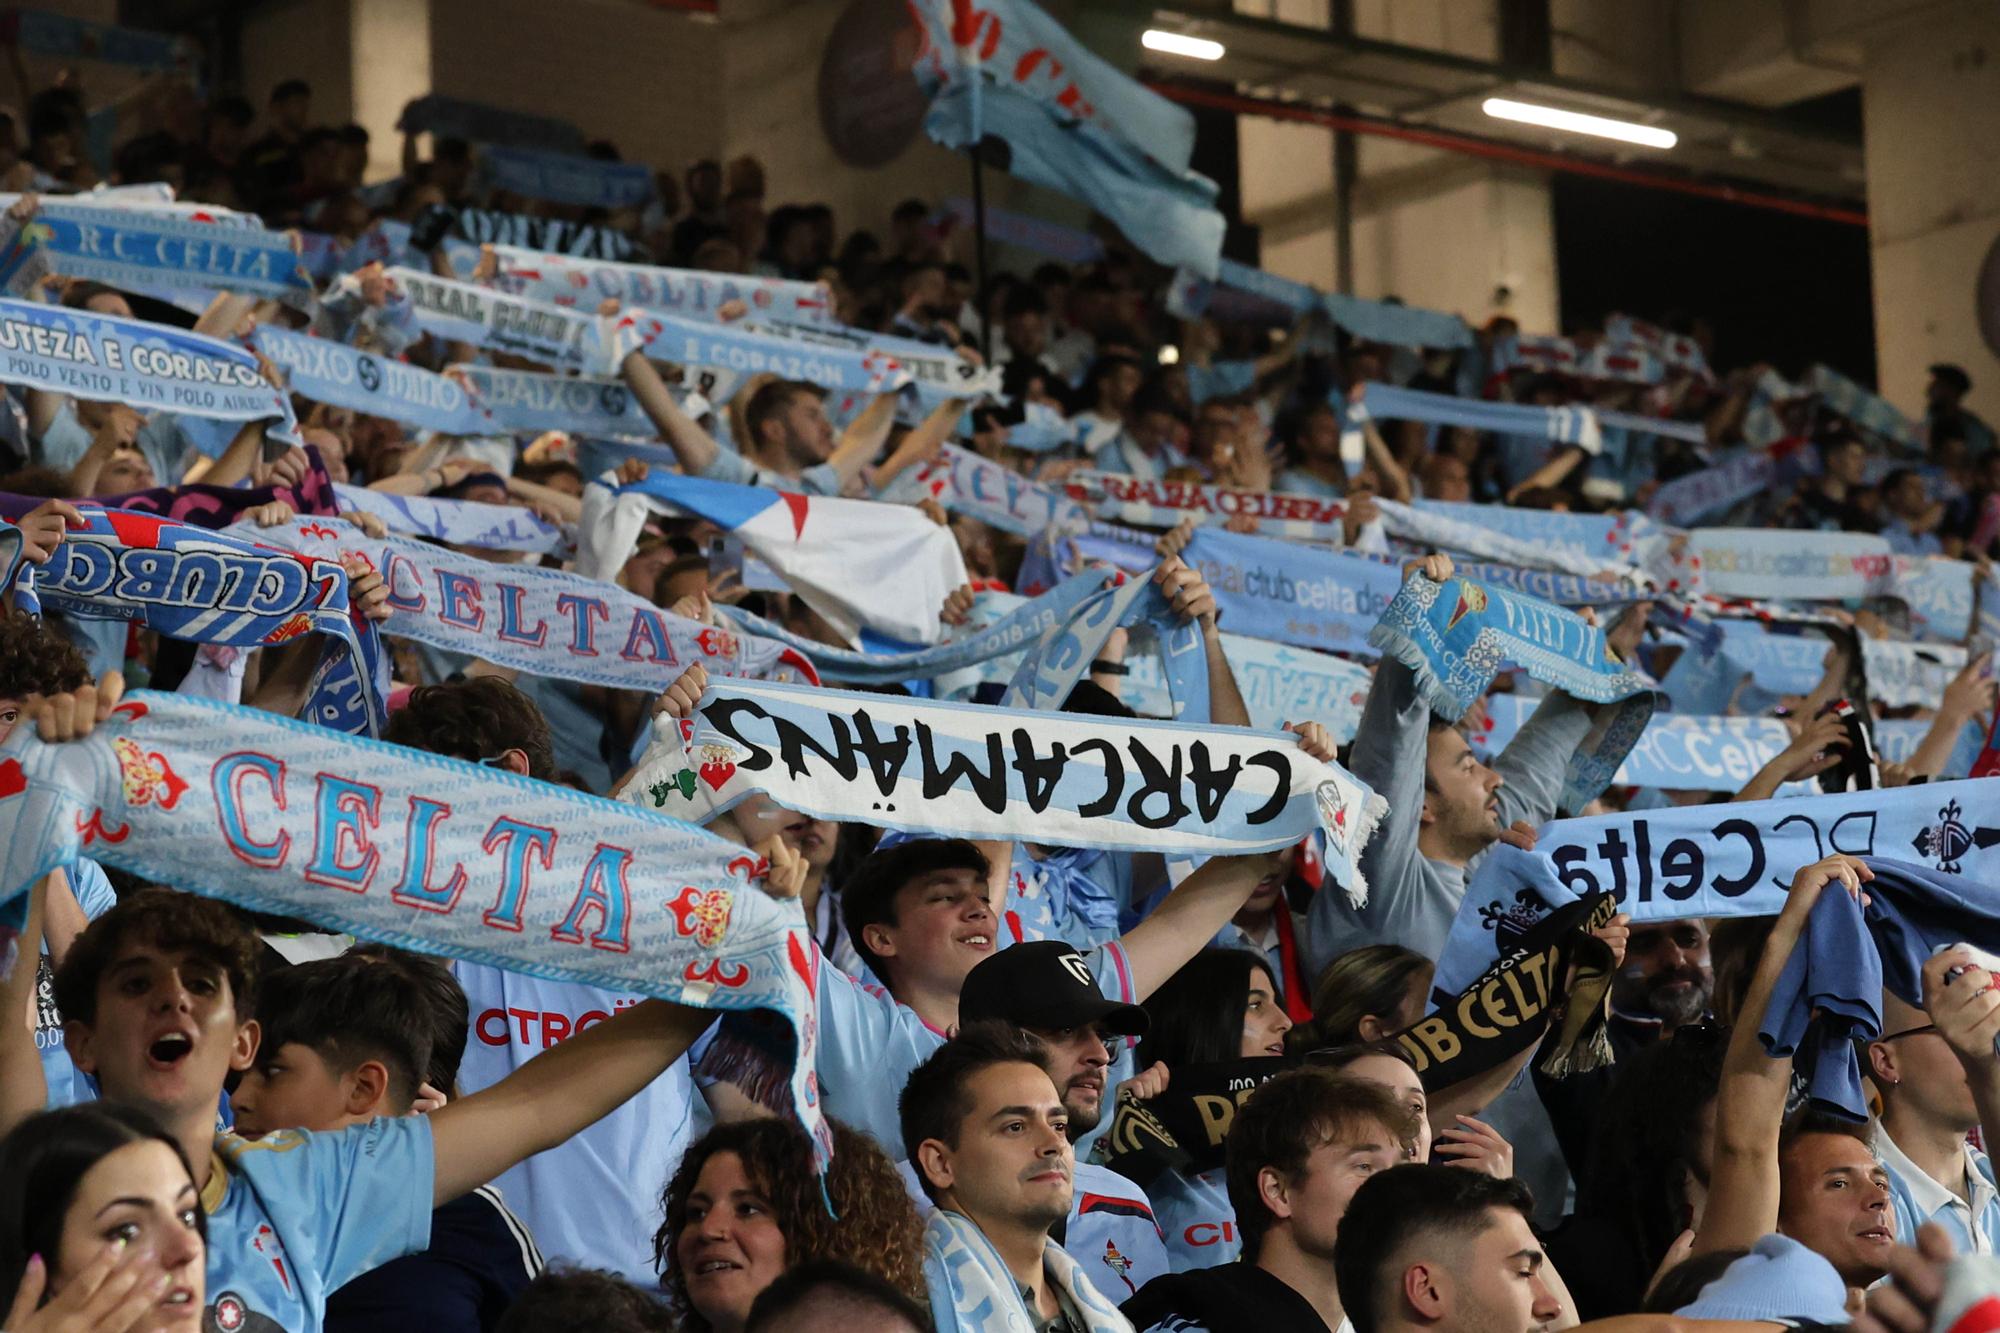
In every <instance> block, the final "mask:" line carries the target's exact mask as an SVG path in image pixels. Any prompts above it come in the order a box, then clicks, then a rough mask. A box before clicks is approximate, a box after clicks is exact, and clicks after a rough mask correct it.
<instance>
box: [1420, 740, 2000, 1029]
mask: <svg viewBox="0 0 2000 1333" xmlns="http://www.w3.org/2000/svg"><path fill="white" fill-rule="evenodd" d="M1996 849H2000V783H1995V782H1989V781H1986V780H1983V779H1975V780H1972V781H1968V782H1943V783H1928V784H1925V785H1923V786H1917V787H1890V788H1877V789H1875V790H1872V791H1859V792H1842V793H1839V794H1837V795H1820V796H1803V797H1800V796H1793V797H1784V798H1781V799H1778V800H1770V801H1745V802H1742V803H1740V804H1732V805H1706V806H1701V805H1697V806H1684V807H1678V808H1666V809H1657V810H1647V811H1643V812H1635V813H1627V814H1619V815H1602V816H1598V817H1595V818H1591V819H1559V820H1556V821H1554V822H1552V823H1548V824H1544V825H1543V826H1542V828H1541V830H1540V832H1539V835H1538V837H1537V839H1536V843H1535V850H1534V851H1532V852H1524V851H1521V850H1519V849H1518V848H1514V847H1508V846H1504V845H1502V846H1496V847H1494V848H1493V849H1492V850H1491V851H1489V852H1488V853H1487V854H1486V859H1485V860H1484V861H1483V862H1482V863H1481V864H1480V866H1479V868H1478V870H1477V871H1475V872H1474V873H1473V876H1472V881H1471V883H1470V884H1469V885H1467V887H1466V892H1465V899H1464V901H1463V902H1461V903H1460V904H1459V909H1458V916H1457V917H1456V918H1455V919H1454V920H1453V922H1452V926H1451V934H1450V936H1449V937H1448V938H1447V939H1446V941H1445V947H1444V950H1443V952H1442V954H1441V955H1440V957H1439V959H1438V968H1437V976H1436V979H1435V981H1434V983H1433V994H1436V995H1456V994H1457V993H1458V992H1459V991H1460V990H1462V989H1463V988H1464V987H1465V985H1466V983H1467V982H1469V981H1471V980H1472V979H1474V978H1476V977H1477V976H1479V974H1480V973H1481V972H1483V971H1485V970H1486V968H1487V967H1488V966H1490V965H1491V964H1492V962H1493V960H1494V959H1495V958H1497V957H1499V956H1500V954H1501V953H1502V952H1503V951H1505V950H1506V949H1507V948H1509V947H1510V946H1511V945H1512V944H1513V942H1514V941H1515V940H1516V939H1518V938H1519V936H1520V934H1521V932H1522V931H1524V930H1526V929H1527V928H1528V927H1530V926H1532V925H1533V924H1534V923H1535V922H1537V921H1539V920H1541V919H1542V918H1543V917H1544V916H1546V915H1547V914H1548V912H1549V911H1551V910H1553V909H1554V908H1556V907H1560V906H1563V905H1564V904H1566V903H1570V902H1573V901H1575V900H1576V899H1578V898H1581V897H1583V896H1585V895H1587V894H1591V893H1595V892H1598V891H1599V890H1602V891H1605V892H1608V893H1610V894H1611V895H1612V896H1613V897H1614V898H1615V899H1616V900H1617V902H1618V905H1619V910H1620V911H1623V912H1629V913H1631V915H1632V921H1633V924H1634V925H1644V924H1646V923H1647V922H1652V921H1673V920H1679V919H1682V918H1686V917H1697V916H1699V917H1724V918H1727V917H1744V916H1776V915H1777V914H1778V912H1779V911H1780V910H1781V909H1782V908H1783V907H1784V905H1785V897H1786V894H1787V892H1788V891H1789V889H1790V885H1791V878H1792V876H1793V875H1795V874H1797V873H1798V871H1799V870H1800V869H1801V868H1802V867H1804V866H1808V865H1811V864H1812V863H1813V862H1815V861H1818V860H1821V859H1823V858H1824V857H1827V856H1830V855H1832V854H1833V853H1835V852H1842V853H1846V854H1847V855H1850V856H1885V857H1891V858H1894V859H1897V860H1904V861H1915V862H1920V863H1922V864H1924V865H1928V866H1930V867H1931V868H1933V869H1936V870H1941V871H1943V872H1944V873H1946V874H1954V875H1955V874H1963V875H1969V876H1971V877H1973V878H1976V879H1980V880H1983V881H1985V882H1987V883H1992V882H1993V881H1994V879H1995V878H1996V877H2000V850H1996Z"/></svg>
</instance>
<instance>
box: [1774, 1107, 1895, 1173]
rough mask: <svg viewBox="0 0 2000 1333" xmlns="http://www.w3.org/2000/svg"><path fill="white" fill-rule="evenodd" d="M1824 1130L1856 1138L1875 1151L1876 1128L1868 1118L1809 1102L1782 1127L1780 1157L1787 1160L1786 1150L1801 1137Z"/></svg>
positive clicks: (1779, 1142)
mask: <svg viewBox="0 0 2000 1333" xmlns="http://www.w3.org/2000/svg"><path fill="white" fill-rule="evenodd" d="M1822 1134H1831V1135H1834V1136H1835V1137H1838V1138H1844V1139H1853V1140H1855V1141H1856V1142H1858V1143H1860V1144H1861V1145H1862V1146H1863V1147H1865V1148H1867V1149H1868V1151H1869V1152H1871V1153H1872V1152H1874V1151H1875V1131H1874V1128H1873V1127H1872V1126H1871V1125H1870V1124H1869V1123H1868V1122H1867V1121H1866V1120H1849V1119H1848V1118H1847V1117H1846V1116H1844V1115H1839V1114H1836V1113H1835V1112H1832V1111H1823V1110H1821V1109H1820V1108H1819V1107H1817V1106H1814V1105H1812V1104H1811V1103H1810V1102H1808V1103H1807V1104H1806V1105H1805V1106H1804V1107H1802V1108H1800V1109H1799V1110H1797V1111H1794V1112H1793V1113H1792V1114H1791V1115H1790V1116H1788V1117H1786V1119H1785V1123H1784V1124H1783V1125H1782V1126H1780V1127H1779V1129H1778V1159H1779V1160H1780V1161H1783V1160H1784V1156H1785V1154H1786V1153H1788V1152H1790V1151H1791V1150H1792V1149H1793V1148H1795V1147H1797V1146H1798V1142H1799V1140H1800V1139H1809V1138H1813V1137H1815V1136H1818V1135H1822Z"/></svg>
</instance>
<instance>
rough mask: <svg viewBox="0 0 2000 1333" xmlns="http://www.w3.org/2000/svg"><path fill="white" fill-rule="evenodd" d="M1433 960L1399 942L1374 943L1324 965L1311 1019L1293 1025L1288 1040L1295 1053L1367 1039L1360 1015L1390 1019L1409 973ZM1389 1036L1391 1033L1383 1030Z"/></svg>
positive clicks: (1400, 1001)
mask: <svg viewBox="0 0 2000 1333" xmlns="http://www.w3.org/2000/svg"><path fill="white" fill-rule="evenodd" d="M1430 966H1432V964H1431V960H1430V959H1428V958H1426V957H1424V956H1423V955H1422V954H1420V953H1418V952H1416V951H1415V950H1414V949H1406V948H1404V947H1403V946H1402V945H1400V944H1370V945H1366V946H1364V947H1362V948H1359V949H1349V950H1348V951H1347V952H1346V953H1344V954H1342V955H1340V956H1339V957H1338V958H1336V959H1334V960H1333V961H1332V962H1331V963H1328V964H1327V965H1326V970H1325V971H1324V972H1321V973H1320V974H1319V982H1318V984H1317V985H1315V986H1314V987H1313V995H1312V1012H1313V1016H1312V1018H1311V1020H1310V1021H1308V1022H1304V1023H1301V1024H1299V1025H1298V1026H1297V1027H1295V1028H1293V1029H1292V1030H1291V1032H1290V1033H1289V1034H1288V1035H1287V1036H1286V1038H1285V1044H1286V1045H1287V1046H1289V1047H1290V1048H1291V1050H1292V1051H1293V1053H1294V1054H1304V1053H1305V1052H1307V1051H1316V1050H1319V1049H1321V1048H1322V1047H1327V1046H1346V1045H1349V1044H1351V1043H1355V1042H1359V1041H1361V1040H1363V1038H1362V1035H1361V1020H1362V1019H1364V1018H1366V1017H1368V1016H1369V1015H1371V1014H1372V1015H1374V1016H1375V1017H1376V1018H1382V1019H1386V1018H1388V1017H1390V1016H1391V1015H1393V1014H1395V1013H1396V1011H1397V1010H1399V1009H1401V1008H1402V1007H1403V1000H1404V997H1405V996H1407V995H1408V994H1409V991H1410V978H1411V977H1413V976H1415V975H1417V973H1418V971H1419V970H1421V969H1423V968H1427V967H1430ZM1382 1035H1387V1034H1382Z"/></svg>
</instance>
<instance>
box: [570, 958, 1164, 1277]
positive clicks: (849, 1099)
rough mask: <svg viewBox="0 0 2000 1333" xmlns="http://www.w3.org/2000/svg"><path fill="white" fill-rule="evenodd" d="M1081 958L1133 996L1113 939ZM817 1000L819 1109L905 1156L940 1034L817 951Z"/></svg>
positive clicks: (1109, 993) (1120, 994)
mask: <svg viewBox="0 0 2000 1333" xmlns="http://www.w3.org/2000/svg"><path fill="white" fill-rule="evenodd" d="M815 951H817V946H815ZM1084 957H1086V958H1087V959H1089V960H1090V974H1091V976H1092V977H1093V978H1095V979H1096V981H1097V988H1098V989H1099V990H1100V991H1102V992H1104V995H1105V998H1107V999H1111V1000H1116V1001H1117V1002H1119V1003H1120V1004H1137V1003H1138V1002H1139V1000H1138V997H1137V996H1136V995H1135V994H1133V987H1132V964H1131V963H1130V962H1129V961H1128V960H1127V959H1126V957H1125V946H1124V945H1122V944H1119V943H1118V942H1117V941H1116V940H1113V941H1111V942H1110V943H1108V944H1104V945H1101V946H1099V947H1098V948H1095V949H1092V950H1091V951H1090V952H1089V953H1087V954H1085V955H1084ZM818 1001H819V1003H818V1017H819V1048H818V1057H819V1058H818V1062H817V1068H818V1072H819V1087H820V1093H821V1095H822V1096H823V1097H824V1098H825V1102H824V1105H825V1108H826V1113H827V1114H828V1115H830V1116H832V1117H833V1118H834V1119H836V1120H838V1121H840V1122H842V1123H843V1124H846V1125H849V1126H852V1127H853V1128H855V1129H858V1130H861V1131H862V1132H863V1133H865V1134H868V1135H869V1136H871V1137H872V1138H873V1139H874V1140H875V1141H876V1142H877V1143H879V1144H881V1145H882V1151H884V1152H886V1153H888V1154H889V1156H890V1157H892V1158H898V1159H900V1158H904V1157H907V1156H909V1154H908V1153H907V1152H905V1151H904V1150H903V1132H902V1121H901V1118H900V1117H899V1116H898V1115H897V1111H896V1101H897V1099H898V1098H899V1097H901V1096H902V1093H903V1084H904V1082H905V1081H906V1080H907V1079H908V1078H909V1077H910V1073H911V1071H912V1070H914V1069H915V1068H916V1067H917V1066H918V1065H920V1064H922V1063H923V1062H924V1061H925V1060H928V1059H929V1058H930V1056H931V1052H933V1051H935V1050H936V1049H937V1048H938V1047H940V1046H942V1045H943V1044H944V1041H945V1033H943V1032H941V1031H939V1030H938V1029H937V1028H934V1027H932V1026H931V1025H930V1024H928V1023H926V1022H925V1021H924V1020H923V1019H921V1018H919V1017H917V1011H916V1010H914V1009H912V1008H910V1007H909V1006H908V1005H904V1004H898V1003H897V1002H896V1000H895V999H894V997H892V996H891V995H890V994H889V992H888V991H886V990H883V989H882V988H881V987H879V986H874V985H867V984H864V983H862V982H859V981H856V980H855V979H854V978H852V977H850V976H848V975H847V974H846V973H845V972H842V971H841V970H840V969H839V968H836V967H834V966H833V964H832V963H830V962H828V961H827V960H826V956H825V955H824V954H821V955H820V983H819V994H818ZM1121 1069H1122V1070H1123V1071H1124V1072H1123V1073H1121V1072H1120V1070H1121ZM1130 1069H1131V1055H1130V1053H1129V1050H1128V1051H1127V1052H1125V1053H1123V1054H1121V1057H1120V1061H1119V1063H1117V1064H1114V1065H1112V1067H1111V1068H1110V1069H1109V1070H1107V1071H1106V1072H1105V1079H1106V1084H1105V1086H1106V1087H1115V1086H1116V1083H1115V1082H1114V1081H1113V1080H1115V1079H1117V1078H1120V1077H1124V1078H1129V1077H1131V1074H1130ZM1079 1146H1081V1145H1079ZM544 1248H546V1246H545V1247H544Z"/></svg>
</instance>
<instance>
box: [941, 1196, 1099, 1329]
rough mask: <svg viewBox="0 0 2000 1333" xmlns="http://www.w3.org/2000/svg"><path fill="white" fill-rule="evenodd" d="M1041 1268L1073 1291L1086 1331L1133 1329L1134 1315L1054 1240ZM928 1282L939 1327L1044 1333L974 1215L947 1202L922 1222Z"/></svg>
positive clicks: (1069, 1292)
mask: <svg viewBox="0 0 2000 1333" xmlns="http://www.w3.org/2000/svg"><path fill="white" fill-rule="evenodd" d="M1042 1273H1043V1275H1044V1277H1045V1278H1046V1279H1047V1280H1048V1281H1049V1282H1052V1283H1054V1284H1055V1286H1056V1287H1057V1288H1059V1289H1060V1290H1061V1291H1062V1292H1063V1293H1064V1294H1065V1295H1067V1296H1068V1297H1069V1301H1070V1305H1071V1307H1072V1308H1074V1309H1075V1310H1076V1312H1077V1314H1078V1315H1080V1316H1081V1317H1082V1318H1083V1321H1084V1327H1085V1329H1086V1330H1087V1331H1088V1333H1132V1323H1131V1321H1130V1320H1128V1319H1127V1318H1125V1316H1124V1315H1122V1314H1120V1313H1118V1307H1117V1306H1116V1305H1115V1304H1113V1303H1112V1302H1111V1301H1109V1300H1107V1299H1106V1298H1105V1297H1104V1296H1102V1295H1101V1294H1099V1292H1098V1290H1097V1288H1095V1287H1093V1286H1091V1285H1090V1279H1089V1278H1087V1277H1085V1276H1084V1274H1083V1270H1082V1268H1080V1267H1079V1266H1078V1265H1077V1262H1076V1260H1074V1259H1072V1258H1070V1257H1069V1255H1068V1254H1067V1253H1065V1252H1064V1250H1063V1248H1062V1247H1061V1246H1060V1245H1058V1244H1056V1243H1055V1242H1054V1241H1053V1240H1051V1241H1048V1242H1046V1243H1045V1246H1044V1249H1043V1251H1042ZM924 1286H925V1287H926V1288H927V1289H928V1290H929V1292H930V1297H931V1322H932V1324H934V1325H935V1326H936V1328H937V1333H1041V1328H1042V1320H1041V1318H1040V1317H1039V1315H1036V1314H1031V1313H1030V1312H1029V1310H1028V1307H1027V1303H1026V1302H1024V1301H1023V1300H1022V1299H1021V1286H1020V1284H1019V1283H1018V1282H1016V1281H1015V1280H1014V1274H1013V1272H1012V1271H1011V1270H1010V1269H1009V1268H1008V1267H1007V1264H1006V1261H1005V1260H1003V1259H1001V1257H1000V1254H999V1252H998V1251H997V1250H995V1249H994V1248H993V1244H992V1242H991V1241H989V1240H987V1239H986V1234H985V1233H984V1232H982V1231H981V1230H980V1229H979V1228H978V1226H977V1225H975V1224H974V1223H973V1221H972V1220H971V1219H970V1218H968V1217H966V1216H964V1215H963V1214H961V1213H954V1212H952V1211H951V1210H950V1209H948V1208H939V1209H937V1210H936V1211H934V1212H932V1213H931V1215H930V1217H929V1218H928V1219H927V1220H926V1221H925V1223H924Z"/></svg>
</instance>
